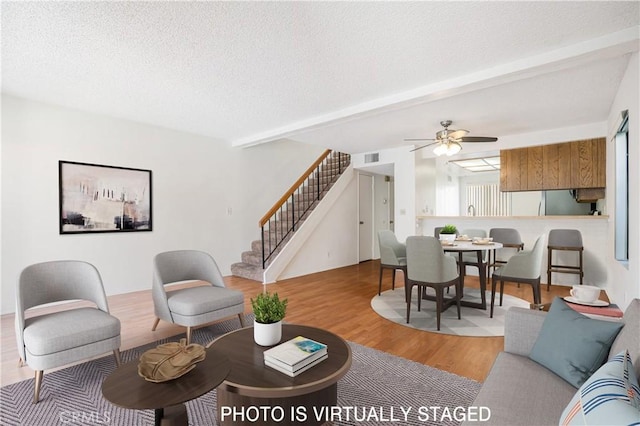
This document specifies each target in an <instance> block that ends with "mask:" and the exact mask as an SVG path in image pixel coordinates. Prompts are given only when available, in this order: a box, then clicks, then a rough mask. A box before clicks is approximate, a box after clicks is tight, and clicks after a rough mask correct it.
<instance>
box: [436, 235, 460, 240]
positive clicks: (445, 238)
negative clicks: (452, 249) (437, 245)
mask: <svg viewBox="0 0 640 426" xmlns="http://www.w3.org/2000/svg"><path fill="white" fill-rule="evenodd" d="M456 236H457V235H456V234H440V240H444V241H455V240H456Z"/></svg>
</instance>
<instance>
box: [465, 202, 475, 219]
mask: <svg viewBox="0 0 640 426" xmlns="http://www.w3.org/2000/svg"><path fill="white" fill-rule="evenodd" d="M469 213H471V215H469ZM475 215H476V208H475V206H474V205H473V204H469V207H467V216H475Z"/></svg>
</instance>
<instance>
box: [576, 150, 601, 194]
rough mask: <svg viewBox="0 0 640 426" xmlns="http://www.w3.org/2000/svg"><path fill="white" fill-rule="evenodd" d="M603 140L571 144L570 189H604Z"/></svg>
mask: <svg viewBox="0 0 640 426" xmlns="http://www.w3.org/2000/svg"><path fill="white" fill-rule="evenodd" d="M605 149H606V145H605V139H604V138H600V139H586V140H582V141H575V142H571V187H572V188H576V189H577V188H604V187H605V186H606V152H605Z"/></svg>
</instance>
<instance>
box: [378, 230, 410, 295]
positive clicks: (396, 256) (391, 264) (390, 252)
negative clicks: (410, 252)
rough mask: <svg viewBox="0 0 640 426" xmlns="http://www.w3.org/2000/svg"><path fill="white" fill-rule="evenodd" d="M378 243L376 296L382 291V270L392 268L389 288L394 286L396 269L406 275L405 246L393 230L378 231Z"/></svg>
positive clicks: (393, 288)
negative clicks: (378, 257) (378, 258)
mask: <svg viewBox="0 0 640 426" xmlns="http://www.w3.org/2000/svg"><path fill="white" fill-rule="evenodd" d="M378 245H379V248H380V276H379V278H378V296H380V294H381V292H382V271H383V270H385V269H391V270H392V277H391V289H392V290H395V288H396V271H397V270H398V269H400V270H401V271H402V272H403V273H404V276H405V277H406V276H407V248H406V246H405V245H404V244H403V243H400V242H398V239H397V238H396V234H394V233H393V231H390V230H388V229H384V230H382V231H378Z"/></svg>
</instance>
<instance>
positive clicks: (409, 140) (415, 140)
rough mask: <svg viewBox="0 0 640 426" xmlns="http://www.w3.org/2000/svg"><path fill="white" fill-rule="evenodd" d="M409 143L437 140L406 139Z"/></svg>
mask: <svg viewBox="0 0 640 426" xmlns="http://www.w3.org/2000/svg"><path fill="white" fill-rule="evenodd" d="M404 140H405V141H407V142H418V141H435V140H436V139H433V138H418V139H411V138H409V139H404Z"/></svg>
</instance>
